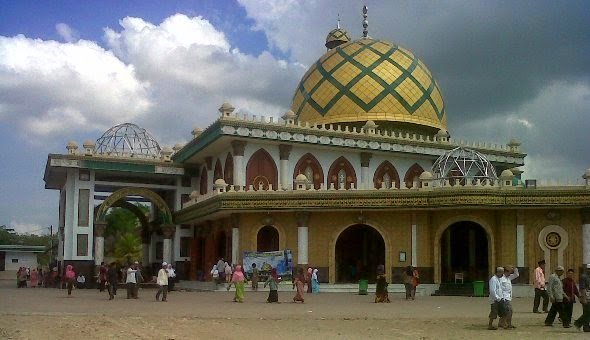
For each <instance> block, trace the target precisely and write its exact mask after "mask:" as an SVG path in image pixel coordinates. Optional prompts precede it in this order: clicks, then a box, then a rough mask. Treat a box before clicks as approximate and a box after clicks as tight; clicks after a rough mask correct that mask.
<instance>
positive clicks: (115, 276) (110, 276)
mask: <svg viewBox="0 0 590 340" xmlns="http://www.w3.org/2000/svg"><path fill="white" fill-rule="evenodd" d="M107 284H108V291H109V300H113V299H114V298H115V295H117V285H118V284H119V271H118V270H117V264H116V263H115V262H112V263H111V265H110V267H109V269H108V270H107Z"/></svg>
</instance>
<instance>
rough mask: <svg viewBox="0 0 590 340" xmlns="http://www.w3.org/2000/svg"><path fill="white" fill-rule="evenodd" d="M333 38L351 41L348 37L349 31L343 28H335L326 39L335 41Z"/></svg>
mask: <svg viewBox="0 0 590 340" xmlns="http://www.w3.org/2000/svg"><path fill="white" fill-rule="evenodd" d="M333 40H342V41H350V38H349V37H348V33H347V32H346V31H345V30H343V29H338V28H337V29H335V30H332V31H331V32H330V33H328V37H327V38H326V41H333Z"/></svg>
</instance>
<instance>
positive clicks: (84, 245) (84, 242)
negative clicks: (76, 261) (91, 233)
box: [76, 234, 88, 256]
mask: <svg viewBox="0 0 590 340" xmlns="http://www.w3.org/2000/svg"><path fill="white" fill-rule="evenodd" d="M76 244H77V247H76V256H88V234H78V239H77V242H76Z"/></svg>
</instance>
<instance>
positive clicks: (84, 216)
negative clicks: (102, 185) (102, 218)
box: [78, 189, 90, 227]
mask: <svg viewBox="0 0 590 340" xmlns="http://www.w3.org/2000/svg"><path fill="white" fill-rule="evenodd" d="M89 200H90V190H89V189H80V191H79V192H78V226H80V227H88V203H89Z"/></svg>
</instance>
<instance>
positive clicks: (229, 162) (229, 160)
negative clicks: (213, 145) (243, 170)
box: [223, 152, 234, 185]
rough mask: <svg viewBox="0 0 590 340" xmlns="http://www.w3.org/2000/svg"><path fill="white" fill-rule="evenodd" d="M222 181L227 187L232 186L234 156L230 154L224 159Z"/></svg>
mask: <svg viewBox="0 0 590 340" xmlns="http://www.w3.org/2000/svg"><path fill="white" fill-rule="evenodd" d="M223 179H224V180H225V183H227V184H228V185H233V184H234V156H232V154H231V152H228V153H227V157H225V166H224V167H223Z"/></svg>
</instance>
